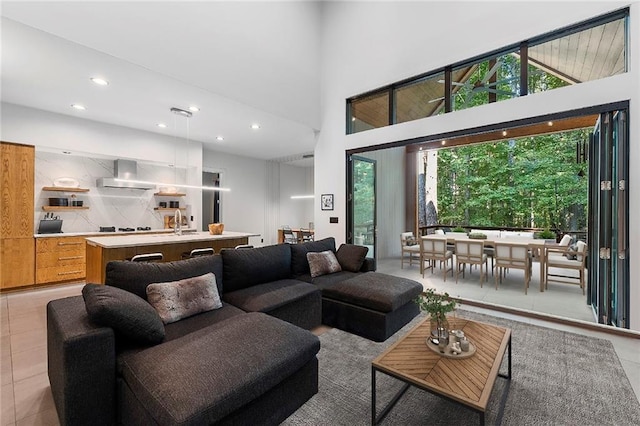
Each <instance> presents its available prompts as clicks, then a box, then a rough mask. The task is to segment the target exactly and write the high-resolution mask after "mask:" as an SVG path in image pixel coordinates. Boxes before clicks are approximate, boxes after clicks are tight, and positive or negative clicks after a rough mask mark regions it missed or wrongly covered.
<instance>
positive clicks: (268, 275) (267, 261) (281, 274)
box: [220, 244, 291, 292]
mask: <svg viewBox="0 0 640 426" xmlns="http://www.w3.org/2000/svg"><path fill="white" fill-rule="evenodd" d="M220 256H221V257H222V264H223V265H224V282H225V291H227V292H232V291H236V290H241V289H243V288H247V287H251V286H254V285H258V284H263V283H268V282H271V281H278V280H283V279H286V278H289V277H290V276H291V250H290V249H289V244H278V245H273V246H266V247H258V248H252V249H243V250H223V251H222V252H221V253H220Z"/></svg>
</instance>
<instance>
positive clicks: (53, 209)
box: [42, 206, 89, 212]
mask: <svg viewBox="0 0 640 426" xmlns="http://www.w3.org/2000/svg"><path fill="white" fill-rule="evenodd" d="M42 210H44V211H45V212H57V211H66V210H89V207H86V206H82V207H77V206H66V207H65V206H42Z"/></svg>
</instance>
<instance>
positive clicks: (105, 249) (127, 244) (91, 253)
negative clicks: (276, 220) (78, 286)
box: [86, 231, 259, 284]
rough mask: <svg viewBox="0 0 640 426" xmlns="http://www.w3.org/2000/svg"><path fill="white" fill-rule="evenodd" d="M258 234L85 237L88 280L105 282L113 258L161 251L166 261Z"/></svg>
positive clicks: (126, 257)
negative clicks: (108, 265)
mask: <svg viewBox="0 0 640 426" xmlns="http://www.w3.org/2000/svg"><path fill="white" fill-rule="evenodd" d="M257 236H259V234H253V233H247V232H231V231H225V232H223V233H222V235H211V234H210V233H208V232H186V233H183V234H182V235H176V234H173V233H171V234H167V233H165V234H151V235H137V234H136V235H131V234H130V235H122V236H109V237H89V238H86V242H87V251H86V264H87V282H88V283H100V284H104V281H105V271H106V268H107V263H109V262H110V261H112V260H127V259H131V258H132V257H133V256H135V255H136V254H145V253H162V255H163V262H170V261H173V260H180V259H182V253H186V252H190V251H191V250H193V249H198V248H208V247H211V248H213V249H214V250H215V251H216V253H219V252H220V250H222V249H223V248H234V247H235V246H237V245H240V244H247V243H248V241H249V237H257Z"/></svg>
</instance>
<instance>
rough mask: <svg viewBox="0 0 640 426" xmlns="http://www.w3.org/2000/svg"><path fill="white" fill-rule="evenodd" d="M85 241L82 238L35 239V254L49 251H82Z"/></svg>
mask: <svg viewBox="0 0 640 426" xmlns="http://www.w3.org/2000/svg"><path fill="white" fill-rule="evenodd" d="M85 246H86V241H85V239H84V237H59V238H54V237H52V238H37V239H36V253H44V252H49V251H69V250H78V249H81V250H84V249H85Z"/></svg>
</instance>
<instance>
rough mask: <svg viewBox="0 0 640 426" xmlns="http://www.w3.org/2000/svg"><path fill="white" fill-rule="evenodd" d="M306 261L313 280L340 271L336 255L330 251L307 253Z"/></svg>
mask: <svg viewBox="0 0 640 426" xmlns="http://www.w3.org/2000/svg"><path fill="white" fill-rule="evenodd" d="M307 260H308V261H309V270H310V272H311V277H313V278H315V277H319V276H321V275H326V274H332V273H334V272H340V271H342V268H341V267H340V263H339V262H338V259H337V258H336V255H335V254H333V252H332V251H331V250H327V251H321V252H317V253H307Z"/></svg>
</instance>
